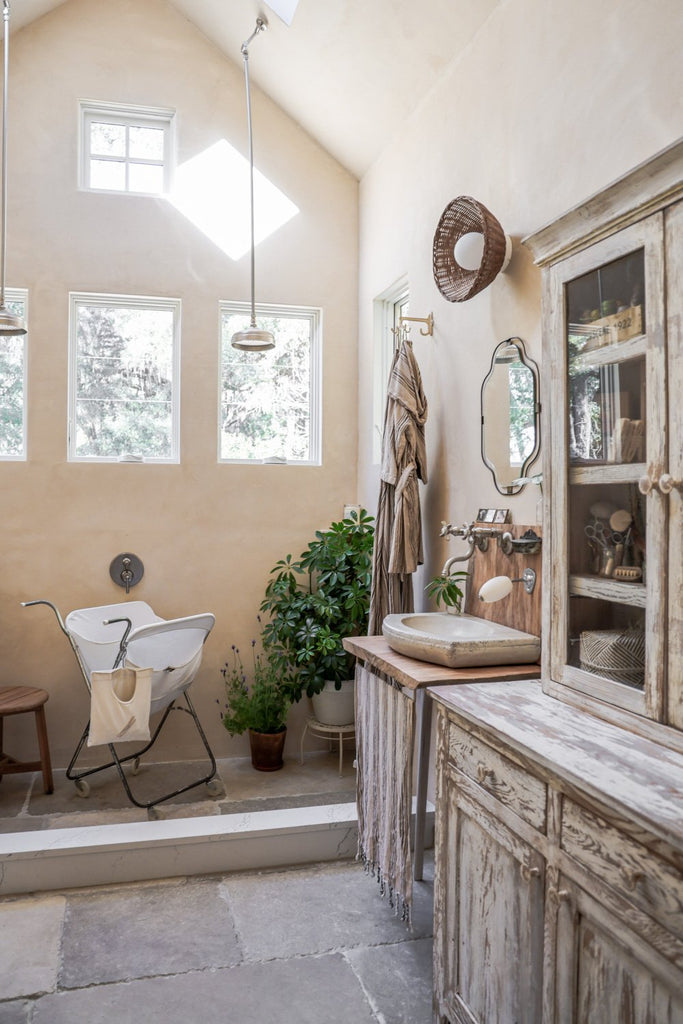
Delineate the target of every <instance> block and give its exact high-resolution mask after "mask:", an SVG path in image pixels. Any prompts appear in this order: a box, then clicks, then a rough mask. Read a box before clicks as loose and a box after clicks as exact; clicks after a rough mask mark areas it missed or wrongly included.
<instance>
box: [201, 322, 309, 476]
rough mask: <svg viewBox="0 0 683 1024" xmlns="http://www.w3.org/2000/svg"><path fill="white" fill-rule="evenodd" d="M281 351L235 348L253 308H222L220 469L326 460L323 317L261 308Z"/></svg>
mask: <svg viewBox="0 0 683 1024" xmlns="http://www.w3.org/2000/svg"><path fill="white" fill-rule="evenodd" d="M256 316H257V320H258V325H259V327H260V328H262V329H265V330H268V331H272V332H273V334H274V335H275V348H274V349H270V350H269V351H267V352H243V351H240V350H239V349H235V348H233V347H232V345H231V344H230V339H231V337H232V335H233V334H234V333H235V331H239V330H243V329H244V328H246V327H248V326H249V306H248V304H247V303H245V302H221V303H220V367H221V373H220V384H219V417H218V461H219V462H249V463H256V462H258V463H261V462H286V463H288V464H294V465H299V466H301V465H305V466H319V465H320V461H321V419H322V406H321V362H322V310H320V309H314V308H311V307H306V306H271V305H268V306H265V305H262V306H257V307H256Z"/></svg>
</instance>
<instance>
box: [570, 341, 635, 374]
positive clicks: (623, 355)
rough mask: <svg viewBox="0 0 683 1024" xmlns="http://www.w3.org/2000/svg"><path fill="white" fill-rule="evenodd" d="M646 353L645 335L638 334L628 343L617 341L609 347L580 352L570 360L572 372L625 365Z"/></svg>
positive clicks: (603, 346)
mask: <svg viewBox="0 0 683 1024" xmlns="http://www.w3.org/2000/svg"><path fill="white" fill-rule="evenodd" d="M646 353H647V335H646V334H638V335H636V337H635V338H629V339H628V341H617V342H614V343H613V344H611V345H602V346H600V347H599V348H592V349H588V350H587V351H583V352H580V353H579V354H578V355H576V356H574V357H573V359H572V367H571V368H572V371H573V372H575V371H578V370H585V369H587V368H588V367H597V366H609V365H611V364H612V363H625V362H627V360H629V359H637V358H638V357H639V356H645V355H646Z"/></svg>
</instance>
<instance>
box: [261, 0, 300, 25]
mask: <svg viewBox="0 0 683 1024" xmlns="http://www.w3.org/2000/svg"><path fill="white" fill-rule="evenodd" d="M266 3H267V4H268V6H269V7H270V9H271V11H275V13H276V14H277V15H278V17H280V18H282V20H283V21H284V23H285V25H291V24H292V19H293V18H294V12H295V11H296V5H297V4H298V3H299V0H266Z"/></svg>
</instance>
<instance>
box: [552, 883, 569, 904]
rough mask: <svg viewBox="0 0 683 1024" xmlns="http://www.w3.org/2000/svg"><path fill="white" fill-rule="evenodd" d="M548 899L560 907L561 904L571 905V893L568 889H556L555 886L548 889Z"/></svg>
mask: <svg viewBox="0 0 683 1024" xmlns="http://www.w3.org/2000/svg"><path fill="white" fill-rule="evenodd" d="M548 897H549V899H550V900H551V901H552V902H553V903H556V904H557V906H558V907H559V905H560V903H569V901H570V899H571V893H570V892H569V890H568V889H556V888H555V886H554V885H551V886H549V887H548Z"/></svg>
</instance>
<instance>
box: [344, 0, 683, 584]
mask: <svg viewBox="0 0 683 1024" xmlns="http://www.w3.org/2000/svg"><path fill="white" fill-rule="evenodd" d="M682 35H683V7H682V6H681V4H680V2H679V0H654V2H650V3H643V2H642V0H604V2H601V3H599V4H596V3H594V0H503V2H501V3H499V4H498V5H497V7H496V8H495V10H494V12H493V13H492V14H491V16H490V17H489V19H488V20H487V21H486V23H485V24H484V25H483V26H482V28H481V29H480V30H479V32H478V34H477V35H476V37H475V38H474V40H473V43H472V45H471V46H470V47H469V48H468V49H467V50H466V51H465V52H464V53H463V54H462V56H461V57H459V58H458V59H457V60H456V61H455V62H454V63H453V64H452V65H451V67H450V69H449V72H448V74H447V75H446V76H444V77H443V79H442V81H441V82H440V84H439V86H438V88H436V89H435V90H434V91H433V92H432V94H431V95H430V96H429V97H427V98H426V100H425V101H424V102H423V103H422V104H421V106H420V109H419V110H418V111H417V113H416V114H415V116H413V117H411V118H410V120H409V121H407V123H406V124H405V125H404V126H403V127H402V130H401V133H400V136H399V137H397V138H396V140H395V142H394V144H393V145H392V146H390V147H388V148H387V149H386V150H385V151H384V153H383V154H382V156H381V158H380V159H379V160H378V161H376V163H375V164H374V165H373V167H372V168H371V170H370V172H369V173H368V174H367V175H366V176H365V177H364V179H363V181H362V182H361V205H360V335H359V336H360V350H359V378H360V382H361V383H360V388H361V390H360V445H359V453H360V454H359V481H360V485H359V499H360V500H362V501H364V502H365V503H366V504H367V505H368V507H369V508H373V507H374V503H375V500H376V498H375V495H376V493H377V487H378V467H377V466H376V465H375V464H373V461H372V446H371V436H372V390H371V382H372V367H373V347H374V345H375V339H374V337H373V321H372V316H373V308H372V307H373V300H374V299H375V297H376V296H377V295H379V294H381V293H382V292H383V291H384V290H385V289H387V288H388V287H390V286H391V284H392V282H394V281H396V280H397V279H399V278H401V276H402V275H406V274H407V276H408V279H409V282H410V302H411V313H412V314H413V315H414V316H426V315H427V314H428V313H429V312H430V311H433V313H434V321H435V329H434V337H433V338H421V337H420V336H419V333H418V331H417V329H414V330H413V332H412V334H413V338H414V350H415V353H416V356H417V359H418V362H419V364H420V368H421V371H422V375H423V382H424V387H425V391H426V394H427V398H428V401H429V420H428V424H427V452H428V459H429V472H430V481H429V484H428V486H427V487H425V488H422V507H423V518H424V534H425V549H426V565H425V569H424V570H423V573H424V574H426V573H427V572H428V573H429V574H430V575H431V574H432V573H434V572H437V571H439V570H440V568H441V566H442V565H443V562H444V560H445V558H446V557H447V556H448V555H452V554H456V553H457V552H458V546H457V545H458V543H460V542H458V541H451V542H450V544H447V543H446V542H445V541H444V540H441V539H440V538H439V536H438V534H439V523H440V521H441V520H442V519H447V520H449V521H451V522H455V523H461V522H463V521H464V520H465V519H467V520H470V519H471V518H473V516H474V514H475V513H476V510H477V509H478V508H480V507H482V506H484V507H507V506H508V505H509V507H510V508H511V509H512V511H513V515H514V521H515V522H517V523H523V522H529V523H534V522H535V515H536V499H537V496H538V493H537V489H536V487H534V486H530V487H528V488H527V489H526V491H525V492H524V493H523V494H521V495H520V496H517V497H512V498H505V497H503V496H502V495H500V494H498V492H497V491H496V489H495V487H494V484H493V479H492V477H491V474H490V473H489V471H488V470H487V469H486V467H485V466H484V464H483V462H482V459H481V455H480V385H481V382H482V380H483V378H484V376H485V375H486V373H487V372H488V369H489V366H490V360H491V354H492V351H493V348H494V346H495V345H496V344H497V343H498V342H500V341H502V340H503V339H505V338H508V337H510V336H512V335H519V336H520V337H521V338H523V340H524V342H525V344H526V346H527V351H528V352H529V354H530V355H531V357H532V358H533V359H535V360H536V361H537V362H539V363H540V360H541V323H540V272H539V271H538V270H537V268H535V267H534V265H533V263H532V261H531V258H530V256H529V254H528V252H527V251H526V250H525V249H524V248H523V247H522V246H521V244H520V239H521V238H522V237H524V236H526V235H527V234H529V233H531V232H533V231H535V230H536V229H537V228H539V227H541V226H542V225H544V224H546V223H547V222H549V221H551V220H552V219H554V218H555V217H556V216H558V215H559V214H561V213H563V212H564V211H565V210H567V209H568V208H570V207H572V206H574V205H575V204H577V203H579V202H581V201H582V200H583V199H584V198H586V197H588V196H589V195H591V194H592V193H594V192H596V191H598V190H599V189H601V188H602V187H604V186H605V185H607V184H608V183H609V182H611V181H613V180H614V179H615V178H617V177H619V176H620V175H622V174H624V173H625V172H626V171H628V170H629V169H630V168H632V167H633V166H635V165H637V164H638V163H641V162H642V161H644V160H646V159H648V158H649V157H650V156H651V155H653V154H654V153H655V152H657V151H658V150H660V149H662V148H664V147H666V146H667V145H669V144H670V143H672V142H673V141H674V140H675V139H677V138H678V137H679V136H680V135H681V134H683V63H682V62H681V60H680V40H681V38H682ZM459 195H471V196H474V197H476V198H477V199H479V200H480V201H481V202H483V203H484V204H485V205H486V206H488V207H489V209H490V210H491V211H492V212H493V213H494V214H495V216H496V217H497V218H498V219H499V220H500V222H501V223H502V225H503V227H504V229H505V231H506V232H507V233H508V234H509V235H511V236H512V239H513V246H514V247H513V257H512V262H511V264H510V267H509V269H508V271H507V272H506V273H505V274H503V275H502V276H500V277H499V278H498V279H497V280H496V281H495V282H494V283H493V285H492V286H491V287H489V288H488V289H487V290H486V291H484V292H482V293H480V294H479V295H478V296H476V297H475V298H473V299H471V300H469V301H468V302H464V303H453V304H452V303H449V302H448V301H447V300H446V299H444V298H443V297H442V296H441V294H440V293H439V291H438V290H437V288H436V285H435V283H434V280H433V276H432V240H433V236H434V230H435V228H436V225H437V222H438V220H439V217H440V215H441V213H442V211H443V210H444V208H445V207H446V206H447V204H448V203H449V202H450V200H452V199H453V198H455V197H456V196H459ZM541 372H543V368H542V367H541ZM551 415H552V410H548V409H546V410H544V411H543V419H544V420H545V422H546V423H547V422H548V419H549V417H550V416H551ZM539 467H540V462H539V463H536V468H539ZM416 598H417V600H418V601H419V600H420V599H421V598H422V593H421V581H420V580H419V579H418V580H417V584H416Z"/></svg>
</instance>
